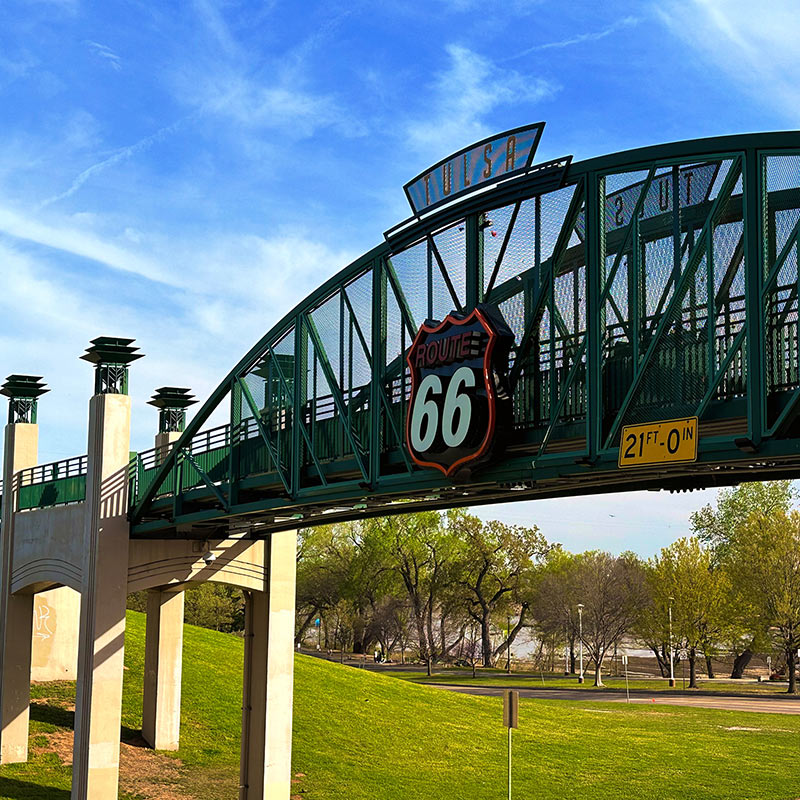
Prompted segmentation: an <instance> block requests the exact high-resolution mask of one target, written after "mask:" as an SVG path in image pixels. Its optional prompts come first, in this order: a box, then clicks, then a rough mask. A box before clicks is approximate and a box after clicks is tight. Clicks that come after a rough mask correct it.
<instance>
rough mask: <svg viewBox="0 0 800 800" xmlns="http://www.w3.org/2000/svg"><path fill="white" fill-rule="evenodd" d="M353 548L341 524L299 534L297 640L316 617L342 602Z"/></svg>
mask: <svg viewBox="0 0 800 800" xmlns="http://www.w3.org/2000/svg"><path fill="white" fill-rule="evenodd" d="M350 550H351V547H350V543H349V540H348V538H347V531H346V529H345V526H342V525H320V526H319V527H316V528H306V529H303V530H301V531H300V532H299V533H298V546H297V612H296V619H297V622H296V624H295V642H296V643H297V642H301V641H302V640H303V637H304V636H305V634H306V632H307V631H308V629H309V627H310V626H311V624H312V622H313V621H314V620H315V619H316V618H317V617H319V616H323V615H324V614H325V613H326V612H328V611H329V610H331V609H333V608H335V607H337V606H338V604H339V603H340V602H341V601H342V599H343V594H344V591H345V585H346V582H347V577H348V576H347V563H348V559H349V558H350V555H351V553H350ZM338 627H339V626H337V629H338Z"/></svg>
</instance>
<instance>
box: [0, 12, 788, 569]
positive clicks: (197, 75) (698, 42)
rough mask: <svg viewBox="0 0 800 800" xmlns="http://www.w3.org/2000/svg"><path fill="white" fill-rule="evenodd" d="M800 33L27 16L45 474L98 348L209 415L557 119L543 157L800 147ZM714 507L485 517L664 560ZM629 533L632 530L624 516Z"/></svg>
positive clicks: (650, 498) (407, 18)
mask: <svg viewBox="0 0 800 800" xmlns="http://www.w3.org/2000/svg"><path fill="white" fill-rule="evenodd" d="M796 31H797V12H796V7H795V6H794V4H793V3H791V2H790V0H773V1H772V2H771V3H769V4H768V5H765V7H764V10H763V11H762V12H761V13H759V14H754V13H753V6H752V4H751V3H748V2H742V1H741V0H727V1H725V0H661V2H658V3H649V2H640V3H630V2H628V3H620V2H615V1H612V2H605V3H593V2H583V1H581V2H573V3H563V2H548V0H530V1H528V0H507V2H505V3H502V4H495V5H488V6H487V5H486V4H485V3H480V2H477V1H473V0H428V2H425V3H419V2H410V1H408V0H396V1H395V2H391V3H380V2H375V1H374V0H373V2H369V3H367V2H350V3H346V4H337V3H335V2H331V1H330V0H329V2H325V3H321V2H306V3H303V4H298V3H281V2H244V1H243V2H237V1H236V0H229V1H228V2H225V0H193V1H192V0H186V2H180V3H178V2H174V0H164V1H163V2H158V3H154V2H151V1H147V2H145V1H144V0H142V1H141V2H140V0H104V2H102V3H99V2H89V0H4V2H3V3H2V5H0V265H2V269H1V270H0V313H1V314H2V320H3V323H2V325H1V326H0V365H2V366H1V367H0V370H5V372H4V373H3V374H4V375H7V374H10V373H12V372H25V373H33V374H41V375H44V376H45V379H46V380H47V382H48V383H49V385H50V386H51V388H52V393H51V394H49V395H47V396H46V397H45V398H44V399H43V400H42V401H41V404H40V421H41V428H42V430H41V444H40V458H41V460H42V461H49V460H55V459H58V458H63V457H66V456H70V455H75V454H78V453H82V452H85V449H86V444H85V437H86V401H87V399H88V396H89V393H90V391H91V374H90V373H91V369H90V367H89V365H88V364H86V363H85V362H81V361H78V360H77V359H78V356H79V355H80V353H81V352H83V349H84V348H85V347H86V345H87V343H88V341H89V339H90V338H93V337H95V336H97V335H106V334H108V335H127V336H131V337H135V338H136V339H137V340H138V343H139V344H140V346H141V347H142V350H143V352H144V353H146V354H147V358H145V359H143V360H142V361H140V362H137V364H136V365H135V366H134V368H133V376H132V391H131V394H132V395H133V400H134V408H135V412H134V432H133V446H134V447H136V448H146V447H149V446H151V444H152V435H153V433H154V432H155V427H156V417H157V414H156V411H155V409H152V408H150V407H149V406H147V405H145V400H146V399H147V398H148V397H149V395H150V394H151V393H152V391H153V389H154V388H155V387H157V386H162V385H164V384H168V385H169V384H173V385H174V384H177V385H179V386H191V387H192V388H193V389H194V390H195V392H196V393H197V395H198V396H199V397H201V398H203V397H205V396H206V395H207V394H208V393H210V391H211V390H213V388H214V386H215V385H216V383H217V382H218V381H219V379H220V378H221V377H222V375H223V373H224V372H225V371H227V369H228V368H230V366H232V365H233V364H234V363H235V362H236V361H237V360H238V359H239V358H240V356H241V355H242V354H243V353H244V352H245V351H246V350H247V349H248V348H249V347H250V345H251V344H252V343H253V342H254V341H256V340H257V339H258V338H259V337H260V336H261V335H262V334H263V333H264V332H265V331H266V330H267V329H268V328H269V327H271V326H272V324H273V323H274V322H276V321H277V320H278V319H279V318H280V317H281V316H282V315H283V313H284V312H285V311H287V310H288V309H289V308H290V307H291V306H292V305H293V304H294V303H296V302H297V301H299V300H300V299H302V298H303V297H304V296H305V295H306V294H308V293H309V292H310V291H311V290H312V289H314V288H315V287H316V286H317V285H318V284H319V283H320V282H321V281H322V280H323V279H325V278H327V277H328V276H330V275H331V274H332V273H333V272H335V271H336V270H338V269H339V268H340V267H342V266H344V265H345V264H346V263H347V262H348V261H350V260H352V259H353V258H355V257H356V256H358V255H360V254H361V253H362V252H364V251H366V250H367V249H369V248H371V247H372V246H374V245H375V244H377V243H378V242H379V241H380V240H381V238H382V233H383V231H384V230H386V229H387V228H389V227H390V226H391V225H393V224H394V223H396V222H399V221H400V220H401V219H404V218H405V217H406V216H407V214H408V207H407V204H406V201H405V198H404V196H403V192H402V188H401V187H402V185H403V183H405V182H406V181H407V180H408V179H409V178H411V177H413V176H414V175H416V174H417V173H418V172H420V171H421V170H422V169H424V168H425V167H426V166H428V165H429V164H431V163H433V162H434V161H436V160H438V159H439V158H441V157H443V156H445V155H447V154H448V153H450V152H452V151H454V150H456V149H458V148H460V147H462V146H464V145H467V144H469V143H471V142H473V141H475V140H477V139H479V138H481V137H483V136H487V135H489V134H491V133H493V132H496V131H501V130H505V129H507V128H511V127H515V126H518V125H522V124H525V123H528V122H533V121H537V120H540V119H544V120H546V121H547V129H546V130H545V134H544V138H543V140H542V144H541V146H540V148H539V153H538V158H539V159H541V160H544V159H547V158H552V157H557V156H561V155H564V154H569V153H571V154H574V156H575V157H576V158H583V157H588V156H592V155H598V154H601V153H606V152H613V151H616V150H621V149H626V148H629V147H635V146H639V145H647V144H653V143H657V142H662V141H670V140H674V139H686V138H694V137H698V136H710V135H717V134H727V133H738V132H745V131H760V130H779V129H789V128H796V127H798V117H800V110H798V109H800V102H798V101H800V89H798V88H797V87H798V86H800V80H799V79H800V66H799V65H798V60H797V44H796ZM711 497H713V494H712V493H699V494H697V493H696V494H690V495H669V494H664V493H660V494H653V493H647V494H644V495H638V494H634V495H617V496H613V497H602V498H585V499H577V500H570V501H548V502H539V503H536V504H531V503H528V504H525V505H519V504H515V505H513V506H507V507H505V508H503V507H498V508H494V509H490V510H486V511H485V512H482V513H487V514H493V515H497V516H500V517H501V518H506V519H508V520H510V521H515V522H524V523H532V522H537V523H539V524H540V526H541V527H542V529H543V530H544V531H545V533H546V534H547V535H548V536H549V537H550V538H552V539H556V540H559V541H562V542H564V543H565V545H567V546H568V547H570V548H574V549H578V548H584V547H605V548H608V549H611V550H617V551H618V550H621V549H626V548H631V549H634V550H637V551H639V552H641V553H643V554H650V553H652V552H654V551H655V550H656V549H657V548H658V547H660V546H662V545H663V544H666V543H668V542H669V541H671V540H672V539H673V538H675V537H676V536H678V535H680V534H682V533H684V532H686V530H687V523H686V519H687V515H688V513H689V511H690V510H692V509H694V508H696V507H698V506H699V505H701V504H702V503H703V502H707V501H708V499H709V498H711ZM612 514H613V515H614V516H611V515H612Z"/></svg>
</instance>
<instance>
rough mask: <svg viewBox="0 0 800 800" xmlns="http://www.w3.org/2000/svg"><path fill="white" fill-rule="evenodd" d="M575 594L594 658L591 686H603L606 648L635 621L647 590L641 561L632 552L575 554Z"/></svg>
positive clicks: (585, 636) (591, 654)
mask: <svg viewBox="0 0 800 800" xmlns="http://www.w3.org/2000/svg"><path fill="white" fill-rule="evenodd" d="M573 574H574V577H573V580H574V596H575V599H576V602H580V603H583V605H584V609H583V644H584V646H585V647H586V648H587V650H588V651H589V658H590V659H591V660H592V661H594V668H595V672H594V685H595V686H602V685H603V672H602V670H603V661H604V659H605V657H606V654H607V653H608V651H609V649H610V648H612V647H613V646H614V644H615V643H617V642H619V641H620V640H621V639H622V637H623V636H625V634H627V633H628V632H629V631H630V630H631V629H632V628H633V626H634V624H635V622H636V618H637V615H638V613H639V609H640V608H641V606H642V603H643V602H644V600H645V598H646V596H647V591H646V586H645V573H644V569H643V567H642V564H641V562H640V561H639V560H638V559H637V558H636V556H635V555H633V554H632V553H623V554H622V555H620V556H612V555H611V554H610V553H603V552H600V551H591V552H587V553H582V554H581V555H579V556H577V557H576V562H575V566H574V573H573Z"/></svg>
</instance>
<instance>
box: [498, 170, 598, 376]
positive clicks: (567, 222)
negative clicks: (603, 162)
mask: <svg viewBox="0 0 800 800" xmlns="http://www.w3.org/2000/svg"><path fill="white" fill-rule="evenodd" d="M584 192H585V187H584V181H583V180H581V181H580V183H579V184H578V185H577V186H576V187H575V191H574V192H573V193H572V200H570V204H569V208H568V209H567V214H566V216H565V217H564V223H563V225H562V227H561V230H560V231H559V234H558V239H557V240H556V244H555V247H554V248H553V253H552V255H551V256H550V258H549V259H548V260H547V262H545V263H547V264H548V266H547V272H546V274H545V275H544V276H543V277H544V280H542V281H541V283H540V284H539V286H538V287H537V288H536V289H535V293H534V296H533V302H532V303H531V312H530V319H529V320H528V324H527V326H526V328H525V333H524V334H523V336H522V340H521V341H520V344H519V347H518V348H517V352H516V355H515V356H514V366H513V368H512V369H511V374H510V376H509V377H510V383H511V386H512V388H514V387H516V385H517V382H518V381H519V376H520V374H521V372H522V366H523V363H524V362H525V358H526V357H527V355H528V350H530V346H531V343H532V342H533V339H534V337H535V335H536V331H537V330H538V328H539V321H540V318H541V315H542V312H543V309H544V301H545V299H546V298H547V297H548V296H549V295H550V288H551V284H552V283H553V277H554V275H555V271H556V269H557V267H558V263H559V262H560V261H561V257H562V256H563V255H564V251H565V250H566V249H567V245H568V244H569V240H570V238H571V237H572V231H573V230H574V228H575V222H576V221H577V219H578V215H579V214H580V210H581V204H582V203H583V196H584Z"/></svg>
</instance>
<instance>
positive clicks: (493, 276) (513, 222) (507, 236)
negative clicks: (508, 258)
mask: <svg viewBox="0 0 800 800" xmlns="http://www.w3.org/2000/svg"><path fill="white" fill-rule="evenodd" d="M521 207H522V200H517V202H516V203H514V210H513V211H512V212H511V219H510V220H509V221H508V227H507V228H506V233H505V236H503V242H502V244H501V245H500V251H499V252H498V254H497V259H496V261H495V262H494V269H493V270H492V274H491V277H490V278H489V285H488V286H487V287H486V291H485V292H484V296H485V297H488V296H489V295H490V294H491V293H492V289H494V282H495V281H496V280H497V276H498V274H499V273H500V267H501V266H502V265H503V258H504V257H505V254H506V249H507V248H508V243H509V241H510V240H511V234H512V232H513V230H514V226H515V225H516V224H517V215H518V214H519V210H520V208H521Z"/></svg>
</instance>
